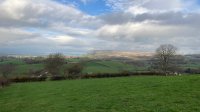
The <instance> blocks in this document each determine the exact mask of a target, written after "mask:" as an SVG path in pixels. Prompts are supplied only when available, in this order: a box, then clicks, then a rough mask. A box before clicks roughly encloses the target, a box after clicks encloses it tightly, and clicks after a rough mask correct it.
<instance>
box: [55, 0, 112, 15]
mask: <svg viewBox="0 0 200 112" xmlns="http://www.w3.org/2000/svg"><path fill="white" fill-rule="evenodd" d="M54 1H57V2H59V3H62V4H71V5H74V6H75V7H77V8H78V9H80V10H81V11H83V12H85V13H87V14H90V15H100V14H104V13H108V12H110V11H111V10H112V9H111V7H109V6H108V5H106V1H105V0H87V2H83V0H54Z"/></svg>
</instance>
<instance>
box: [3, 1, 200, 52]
mask: <svg viewBox="0 0 200 112" xmlns="http://www.w3.org/2000/svg"><path fill="white" fill-rule="evenodd" d="M0 12H1V13H0V54H28V55H45V54H49V53H55V52H60V53H64V54H66V55H81V54H85V53H87V52H90V51H92V50H120V51H141V52H153V51H154V50H155V49H156V48H157V47H158V46H159V45H160V44H173V45H175V46H176V47H178V49H179V51H180V52H181V53H200V47H199V45H200V30H199V29H200V0H0Z"/></svg>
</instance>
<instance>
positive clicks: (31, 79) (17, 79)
mask: <svg viewBox="0 0 200 112" xmlns="http://www.w3.org/2000/svg"><path fill="white" fill-rule="evenodd" d="M46 79H47V77H14V78H11V79H10V81H11V82H16V83H17V82H38V81H45V80H46Z"/></svg>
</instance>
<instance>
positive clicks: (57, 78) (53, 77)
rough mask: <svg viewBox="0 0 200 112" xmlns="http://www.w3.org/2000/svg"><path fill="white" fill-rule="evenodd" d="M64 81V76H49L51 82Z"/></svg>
mask: <svg viewBox="0 0 200 112" xmlns="http://www.w3.org/2000/svg"><path fill="white" fill-rule="evenodd" d="M65 79H66V77H64V76H51V77H50V80H51V81H56V80H65Z"/></svg>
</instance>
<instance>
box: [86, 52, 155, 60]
mask: <svg viewBox="0 0 200 112" xmlns="http://www.w3.org/2000/svg"><path fill="white" fill-rule="evenodd" d="M153 55H154V54H153V53H150V52H130V51H112V50H96V51H92V52H91V53H89V54H88V55H87V56H88V57H90V58H96V59H104V58H129V59H135V60H140V59H146V58H150V57H152V56H153Z"/></svg>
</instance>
